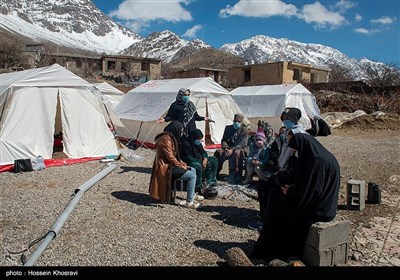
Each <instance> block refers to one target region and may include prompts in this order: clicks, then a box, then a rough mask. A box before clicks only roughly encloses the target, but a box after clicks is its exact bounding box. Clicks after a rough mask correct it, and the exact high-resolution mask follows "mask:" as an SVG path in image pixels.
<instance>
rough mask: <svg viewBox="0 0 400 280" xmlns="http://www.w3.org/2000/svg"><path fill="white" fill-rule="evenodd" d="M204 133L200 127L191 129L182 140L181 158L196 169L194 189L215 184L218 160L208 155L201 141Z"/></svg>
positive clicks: (197, 189) (198, 189)
mask: <svg viewBox="0 0 400 280" xmlns="http://www.w3.org/2000/svg"><path fill="white" fill-rule="evenodd" d="M203 137H204V135H203V133H202V132H201V130H200V129H195V130H193V131H192V132H191V133H190V135H189V137H188V138H187V139H185V140H183V141H182V148H181V149H180V151H181V158H182V160H183V161H184V162H186V163H187V165H189V166H191V167H193V168H194V169H196V175H197V180H196V191H197V192H200V191H201V188H202V187H204V188H207V187H208V186H216V185H217V168H218V160H217V158H216V157H215V156H209V155H208V153H207V152H206V151H205V150H204V148H203V143H202V142H201V141H202V139H203Z"/></svg>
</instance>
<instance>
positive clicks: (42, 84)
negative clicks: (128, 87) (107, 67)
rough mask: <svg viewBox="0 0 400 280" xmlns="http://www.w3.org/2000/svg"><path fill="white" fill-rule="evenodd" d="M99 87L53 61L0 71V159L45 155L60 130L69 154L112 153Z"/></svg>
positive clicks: (49, 153)
mask: <svg viewBox="0 0 400 280" xmlns="http://www.w3.org/2000/svg"><path fill="white" fill-rule="evenodd" d="M100 95H101V93H100V92H99V91H98V90H97V89H95V88H94V87H93V86H92V85H91V84H90V83H88V82H86V81H85V80H83V79H81V78H80V77H78V76H76V75H75V74H73V73H72V72H70V71H68V70H67V69H65V68H63V67H61V66H60V65H58V64H53V65H52V66H49V67H43V68H36V69H31V70H26V71H20V72H13V73H7V74H1V75H0V165H3V164H12V163H13V162H14V160H15V159H20V158H34V157H37V156H39V155H41V156H42V157H43V158H45V159H51V158H52V154H53V142H54V134H55V133H57V132H60V131H61V132H63V152H64V153H65V154H66V155H67V156H68V157H70V158H83V157H99V156H104V155H114V154H117V153H118V147H117V145H116V143H115V139H114V135H113V134H112V132H111V131H110V129H109V128H108V126H107V123H106V119H105V116H104V108H102V102H101V97H100Z"/></svg>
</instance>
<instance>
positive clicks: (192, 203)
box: [184, 201, 201, 209]
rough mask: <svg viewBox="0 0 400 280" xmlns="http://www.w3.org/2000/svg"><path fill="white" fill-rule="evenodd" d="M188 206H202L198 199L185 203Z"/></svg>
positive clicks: (193, 207)
mask: <svg viewBox="0 0 400 280" xmlns="http://www.w3.org/2000/svg"><path fill="white" fill-rule="evenodd" d="M184 206H185V207H186V208H191V209H197V208H199V207H201V203H198V202H196V201H191V202H186V204H185V205H184Z"/></svg>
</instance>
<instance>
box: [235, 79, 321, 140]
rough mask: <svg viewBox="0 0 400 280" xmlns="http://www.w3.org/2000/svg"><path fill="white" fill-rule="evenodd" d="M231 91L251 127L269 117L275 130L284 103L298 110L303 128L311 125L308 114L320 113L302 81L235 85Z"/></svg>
mask: <svg viewBox="0 0 400 280" xmlns="http://www.w3.org/2000/svg"><path fill="white" fill-rule="evenodd" d="M231 94H232V97H233V99H234V100H235V101H236V103H237V104H238V105H239V107H240V109H241V110H242V111H243V113H244V115H245V116H246V117H247V118H248V119H249V121H250V122H251V124H252V126H253V127H256V126H257V122H258V120H264V121H268V122H269V123H270V124H271V125H272V127H273V129H274V132H276V133H277V132H278V131H279V128H280V127H281V126H282V125H283V124H282V122H281V120H280V116H281V113H282V111H283V109H284V108H285V107H296V108H298V109H300V110H301V115H302V117H301V119H300V120H299V123H301V124H302V125H303V127H304V128H305V129H308V128H309V127H310V126H311V123H310V120H309V118H308V116H310V117H314V116H320V110H319V107H318V105H317V103H316V101H315V97H314V95H313V94H312V93H311V92H310V91H309V90H308V89H307V88H305V87H304V86H303V85H302V84H281V85H265V86H248V87H238V88H236V89H234V90H232V91H231ZM253 130H254V129H253Z"/></svg>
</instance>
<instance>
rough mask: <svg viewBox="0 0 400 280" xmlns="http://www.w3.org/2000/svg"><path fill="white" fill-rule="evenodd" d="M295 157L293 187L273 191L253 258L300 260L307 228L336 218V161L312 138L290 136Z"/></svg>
mask: <svg viewBox="0 0 400 280" xmlns="http://www.w3.org/2000/svg"><path fill="white" fill-rule="evenodd" d="M288 138H290V141H289V147H290V148H292V149H293V152H296V153H297V156H298V160H297V162H296V167H295V174H294V176H295V180H294V184H293V185H290V186H288V185H284V186H281V187H280V188H275V189H272V190H271V192H270V196H269V199H268V204H267V209H266V211H265V215H264V221H263V227H262V230H261V233H260V236H259V238H258V240H257V242H256V244H255V245H254V248H253V251H252V256H253V257H254V258H256V259H264V260H266V261H270V260H272V259H275V258H278V259H282V260H287V258H289V257H295V256H296V257H301V256H302V253H303V248H304V244H305V240H306V237H307V233H308V230H309V228H310V226H311V225H312V224H313V223H315V222H328V221H331V220H333V219H334V218H335V216H336V210H337V204H338V194H339V187H340V169H339V164H338V162H337V160H336V158H335V157H334V156H333V155H332V154H331V153H330V152H329V151H328V150H327V149H326V148H325V147H324V146H322V144H321V143H320V142H318V140H316V139H315V138H314V137H312V136H310V135H308V134H304V133H296V134H294V135H291V137H290V136H289V137H288Z"/></svg>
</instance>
